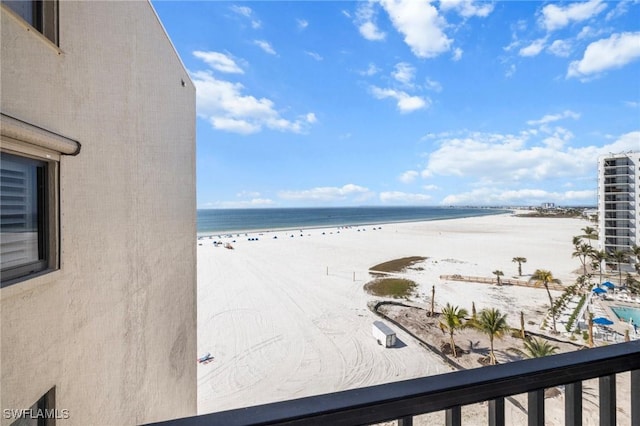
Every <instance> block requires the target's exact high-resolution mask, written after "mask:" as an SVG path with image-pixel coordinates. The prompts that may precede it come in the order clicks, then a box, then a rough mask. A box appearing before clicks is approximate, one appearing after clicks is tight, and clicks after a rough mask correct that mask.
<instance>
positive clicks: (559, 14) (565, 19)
mask: <svg viewBox="0 0 640 426" xmlns="http://www.w3.org/2000/svg"><path fill="white" fill-rule="evenodd" d="M606 8H607V5H606V4H605V3H604V2H603V1H602V0H589V1H586V2H584V1H579V2H575V3H571V4H570V5H568V6H566V7H561V6H557V5H555V4H548V5H546V6H545V7H543V8H542V15H541V16H540V21H539V22H540V25H542V27H544V28H545V29H546V30H547V31H554V30H559V29H561V28H564V27H566V26H567V25H569V24H570V23H572V22H582V21H585V20H587V19H590V18H592V17H594V16H596V15H598V14H599V13H600V12H602V11H603V10H605V9H606Z"/></svg>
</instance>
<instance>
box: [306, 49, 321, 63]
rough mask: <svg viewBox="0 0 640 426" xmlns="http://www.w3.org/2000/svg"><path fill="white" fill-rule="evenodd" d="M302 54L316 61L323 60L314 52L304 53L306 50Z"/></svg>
mask: <svg viewBox="0 0 640 426" xmlns="http://www.w3.org/2000/svg"><path fill="white" fill-rule="evenodd" d="M304 53H306V54H307V55H309V56H311V57H312V58H313V59H315V60H316V61H321V60H322V59H323V58H322V56H320V55H319V54H318V53H316V52H309V51H306V50H305V52H304Z"/></svg>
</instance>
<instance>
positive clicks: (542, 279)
mask: <svg viewBox="0 0 640 426" xmlns="http://www.w3.org/2000/svg"><path fill="white" fill-rule="evenodd" d="M531 279H532V280H535V285H540V284H542V285H543V286H544V288H545V289H546V290H547V295H548V296H549V306H550V308H551V320H552V321H553V332H554V333H557V331H558V330H556V309H555V306H553V298H552V297H551V291H549V284H550V283H559V282H560V280H557V279H555V278H553V274H552V273H551V271H547V270H544V269H536V271H535V272H534V273H533V275H532V276H531Z"/></svg>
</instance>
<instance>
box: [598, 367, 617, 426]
mask: <svg viewBox="0 0 640 426" xmlns="http://www.w3.org/2000/svg"><path fill="white" fill-rule="evenodd" d="M598 382H599V393H600V426H616V375H615V374H610V375H608V376H602V377H600V378H599V379H598Z"/></svg>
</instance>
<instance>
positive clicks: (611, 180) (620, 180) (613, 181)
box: [604, 175, 633, 186]
mask: <svg viewBox="0 0 640 426" xmlns="http://www.w3.org/2000/svg"><path fill="white" fill-rule="evenodd" d="M625 183H628V184H631V183H633V177H632V176H629V175H625V176H615V177H607V178H605V179H604V184H605V186H606V185H618V184H625Z"/></svg>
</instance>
